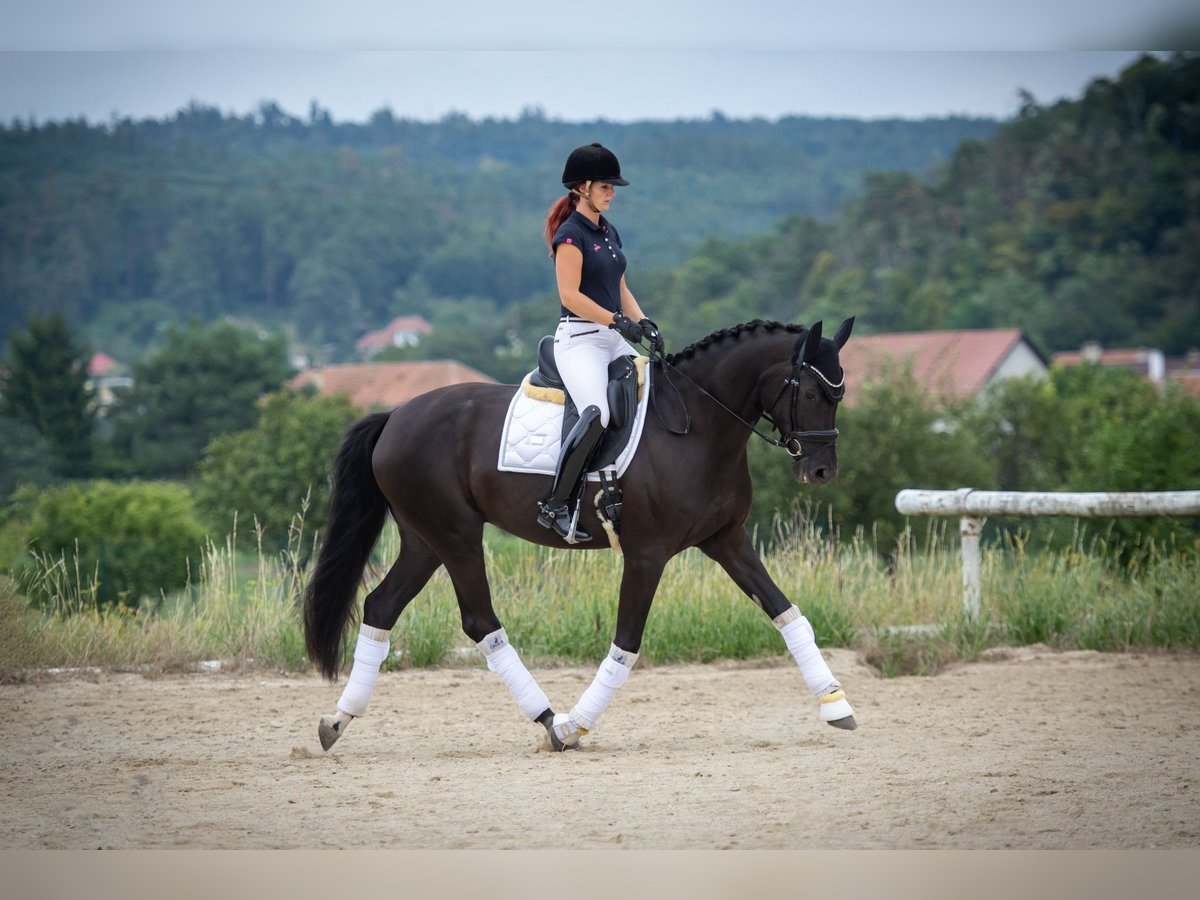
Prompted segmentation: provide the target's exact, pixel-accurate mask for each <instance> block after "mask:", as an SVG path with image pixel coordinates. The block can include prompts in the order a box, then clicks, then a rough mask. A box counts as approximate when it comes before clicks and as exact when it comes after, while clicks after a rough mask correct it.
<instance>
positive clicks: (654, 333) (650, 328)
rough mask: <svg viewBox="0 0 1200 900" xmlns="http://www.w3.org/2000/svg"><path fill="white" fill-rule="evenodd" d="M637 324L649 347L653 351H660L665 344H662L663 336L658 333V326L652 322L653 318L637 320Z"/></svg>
mask: <svg viewBox="0 0 1200 900" xmlns="http://www.w3.org/2000/svg"><path fill="white" fill-rule="evenodd" d="M638 325H639V326H641V329H642V334H643V335H644V336H645V338H646V340H648V341H649V342H650V349H651V350H653V351H654V352H655V353H662V352H663V347H664V346H665V345H664V344H663V336H662V335H661V334H659V332H658V326H657V325H655V324H654V322H653V320H651V319H642V320H641V321H640V322H638Z"/></svg>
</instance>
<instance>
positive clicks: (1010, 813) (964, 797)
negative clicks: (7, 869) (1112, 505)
mask: <svg viewBox="0 0 1200 900" xmlns="http://www.w3.org/2000/svg"><path fill="white" fill-rule="evenodd" d="M826 655H827V657H828V658H829V659H830V662H831V665H832V667H833V669H834V671H835V672H836V673H837V674H838V675H839V676H840V677H841V678H842V680H843V682H844V683H845V684H846V687H847V691H848V693H849V696H850V699H851V701H852V702H853V703H854V704H855V706H856V708H857V712H858V721H859V729H858V730H857V731H855V732H842V731H837V730H835V729H833V728H830V727H828V726H826V725H823V724H821V723H819V722H818V721H817V718H816V704H815V702H814V701H813V700H812V699H811V698H810V697H808V696H807V694H806V692H805V690H804V685H803V681H802V680H801V678H800V674H799V671H798V670H797V669H796V668H795V666H794V665H792V664H790V662H788V663H787V664H784V663H783V662H782V661H781V662H780V664H754V665H748V664H718V665H710V666H663V667H657V668H656V667H649V666H647V667H642V666H639V668H638V669H637V670H635V672H634V675H633V677H632V678H631V679H630V681H629V682H628V684H626V686H625V687H624V688H623V689H622V691H621V693H620V694H619V695H618V697H617V699H616V700H615V701H614V703H613V705H612V706H611V707H610V708H609V711H608V713H607V714H606V715H605V718H604V720H603V721H602V722H601V725H600V727H599V728H598V729H597V730H596V731H595V732H593V733H592V734H591V735H588V737H587V738H585V746H584V747H583V749H581V750H578V751H575V752H570V753H561V754H555V753H551V752H549V751H548V749H546V747H545V745H544V732H542V730H541V728H540V727H539V726H536V725H533V724H531V723H528V722H527V721H526V720H525V719H524V718H523V717H522V716H521V714H520V712H519V711H518V710H517V708H516V705H515V704H514V703H513V702H512V700H511V698H510V697H509V695H508V694H507V692H506V691H505V689H504V687H503V685H502V684H501V683H500V681H499V679H497V678H496V677H495V676H494V675H492V674H490V673H489V672H487V670H486V669H484V668H483V667H482V665H480V667H479V668H449V669H441V670H435V671H406V672H398V673H389V674H385V675H383V676H382V677H381V679H380V683H379V686H378V688H377V689H376V693H375V696H374V699H373V701H372V706H371V710H370V712H369V714H368V715H367V716H366V717H364V718H362V719H359V720H357V721H355V722H354V723H353V725H352V726H351V728H350V729H349V731H348V732H347V734H346V736H345V737H343V738H342V740H341V741H340V742H339V743H338V744H337V745H336V746H335V747H334V748H333V750H332V751H330V752H329V753H322V751H321V749H320V744H319V743H318V741H317V738H316V723H317V719H318V718H319V716H320V715H321V714H322V713H326V712H330V711H332V708H333V705H334V702H335V701H336V699H337V697H338V695H339V693H340V686H332V685H328V684H325V683H324V682H322V681H320V680H319V679H317V678H316V677H289V676H280V675H274V674H263V673H249V672H242V673H233V674H200V673H197V674H194V675H175V676H169V677H154V678H151V677H144V676H141V675H131V674H114V673H90V674H85V675H82V676H81V675H79V674H75V675H72V676H69V677H64V676H45V675H43V676H39V678H37V679H36V680H32V681H28V682H26V683H18V684H4V685H0V710H3V716H4V721H5V724H6V726H7V738H6V740H5V741H3V743H2V744H0V849H12V848H75V849H90V848H100V847H103V848H123V849H137V848H191V849H206V848H364V849H366V848H410V849H419V848H423V849H454V848H479V849H503V848H531V849H534V848H567V849H589V848H614V847H622V848H626V847H628V848H644V849H699V848H764V849H787V848H809V849H821V848H834V847H844V848H876V847H889V848H919V847H936V848H1006V847H1014V848H1141V849H1144V848H1151V847H1186V848H1196V847H1200V657H1196V656H1147V655H1136V654H1127V655H1101V654H1096V653H1055V652H1051V651H1048V650H1045V649H1044V648H1036V647H1035V648H1026V649H1022V650H1018V651H1011V652H1009V653H1007V654H1000V655H999V656H1000V657H1001V658H992V659H990V660H989V661H986V662H979V663H973V664H970V665H963V666H958V667H955V668H952V669H950V670H948V671H946V672H943V673H942V674H940V675H938V676H936V677H933V678H917V677H912V678H897V679H882V678H878V677H876V676H875V675H873V674H872V672H871V671H870V670H869V669H868V668H866V667H865V666H863V665H862V664H861V663H860V662H859V661H858V660H857V658H856V657H855V655H854V654H853V653H852V652H849V651H838V650H835V651H832V652H829V653H827V654H826ZM536 674H537V675H538V677H539V680H540V681H541V683H542V685H543V687H544V688H545V689H546V692H547V693H548V694H549V696H550V697H551V698H552V699H553V700H554V701H555V702H556V703H557V704H560V708H562V709H566V708H568V707H569V706H570V705H571V703H573V702H574V700H575V698H576V697H577V696H578V695H579V693H580V692H581V691H582V690H583V688H584V687H585V686H586V684H587V683H588V681H590V679H591V676H592V674H593V670H592V669H590V668H559V669H548V670H542V671H540V672H537V673H536Z"/></svg>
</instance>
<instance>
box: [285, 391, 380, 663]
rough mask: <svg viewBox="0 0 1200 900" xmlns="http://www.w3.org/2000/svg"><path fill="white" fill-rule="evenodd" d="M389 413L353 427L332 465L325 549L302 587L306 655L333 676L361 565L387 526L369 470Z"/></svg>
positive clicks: (353, 608)
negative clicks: (306, 583)
mask: <svg viewBox="0 0 1200 900" xmlns="http://www.w3.org/2000/svg"><path fill="white" fill-rule="evenodd" d="M388 415H389V413H375V414H374V415H370V416H367V417H366V418H365V419H362V420H360V421H359V422H357V423H355V424H354V425H352V426H351V427H350V430H349V431H347V432H346V439H345V440H344V441H342V449H341V450H339V451H338V455H337V460H336V461H335V462H334V464H333V493H332V496H331V497H330V498H329V520H328V523H327V524H326V526H325V537H324V539H323V541H322V542H321V554H320V556H319V557H317V565H316V568H315V570H314V571H313V573H312V577H311V578H310V579H309V581H308V587H307V588H305V590H304V641H305V644H306V645H307V646H308V658H309V660H311V661H312V662H313V663H314V664H315V665H316V666H317V667H318V668H319V669H320V670H321V674H322V675H324V676H325V677H326V678H327V679H329V680H330V681H333V680H334V679H335V678H337V676H338V672H340V671H341V668H342V656H343V653H342V636H343V635H344V634H345V632H346V627H347V626H348V625H349V624H350V623H351V622H352V621H353V620H354V617H355V614H356V613H357V607H356V604H355V600H356V599H357V597H358V585H359V582H360V581H361V580H362V574H363V569H364V568H365V567H366V565H367V560H368V559H369V558H370V556H371V550H372V549H373V548H374V546H375V542H376V541H377V540H379V533H380V532H381V531H383V522H384V518H385V517H386V516H387V511H388V506H387V501H386V500H385V499H384V496H383V494H382V493H381V492H380V490H379V487H378V485H376V484H375V475H374V473H373V472H372V471H371V454H372V452H374V450H375V444H376V442H377V441H378V440H379V435H380V433H381V432H382V431H383V426H384V425H385V424H386V423H387V420H388Z"/></svg>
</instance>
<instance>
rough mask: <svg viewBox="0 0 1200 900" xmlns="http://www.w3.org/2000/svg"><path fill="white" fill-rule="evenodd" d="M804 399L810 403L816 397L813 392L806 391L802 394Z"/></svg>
mask: <svg viewBox="0 0 1200 900" xmlns="http://www.w3.org/2000/svg"><path fill="white" fill-rule="evenodd" d="M804 399H805V400H808V401H809V402H812V401H814V400H816V399H817V395H816V394H815V393H814V392H813V391H806V392H805V394H804Z"/></svg>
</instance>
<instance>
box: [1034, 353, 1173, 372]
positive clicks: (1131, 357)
mask: <svg viewBox="0 0 1200 900" xmlns="http://www.w3.org/2000/svg"><path fill="white" fill-rule="evenodd" d="M1154 352H1155V351H1153V350H1148V349H1147V348H1145V347H1137V348H1132V349H1126V348H1121V349H1116V348H1114V349H1112V350H1101V349H1100V348H1096V349H1094V350H1089V349H1083V350H1063V351H1060V352H1058V353H1055V354H1054V356H1053V357H1052V359H1053V362H1054V364H1055V365H1059V366H1078V365H1080V364H1081V363H1085V362H1090V363H1096V364H1098V365H1102V366H1126V367H1128V368H1130V369H1138V370H1139V371H1141V372H1143V373H1145V372H1146V371H1147V370H1148V368H1149V365H1150V357H1151V354H1152V353H1154Z"/></svg>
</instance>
